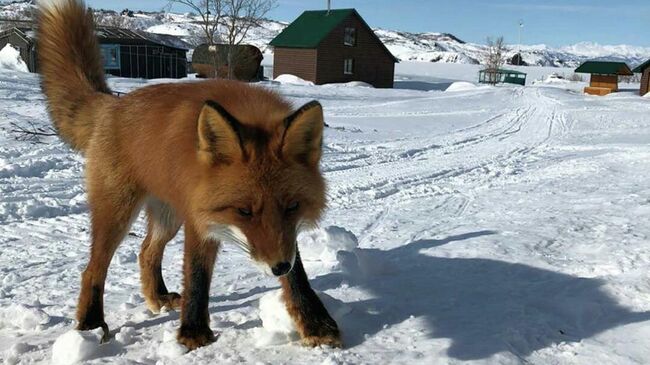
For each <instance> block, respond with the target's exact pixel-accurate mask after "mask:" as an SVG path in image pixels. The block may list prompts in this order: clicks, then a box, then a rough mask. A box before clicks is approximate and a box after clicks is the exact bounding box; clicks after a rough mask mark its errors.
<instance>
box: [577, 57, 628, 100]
mask: <svg viewBox="0 0 650 365" xmlns="http://www.w3.org/2000/svg"><path fill="white" fill-rule="evenodd" d="M575 72H576V73H588V74H591V80H590V82H589V86H587V87H585V89H584V92H585V93H586V94H590V95H601V96H602V95H607V94H609V93H613V92H617V91H618V77H619V76H631V75H633V73H632V70H630V67H629V66H628V65H627V64H625V63H624V62H607V61H587V62H585V63H583V64H582V65H580V66H579V67H578V68H576V70H575Z"/></svg>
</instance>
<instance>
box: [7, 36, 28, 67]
mask: <svg viewBox="0 0 650 365" xmlns="http://www.w3.org/2000/svg"><path fill="white" fill-rule="evenodd" d="M0 69H5V70H12V71H21V72H29V69H28V68H27V64H26V63H25V61H23V59H22V58H21V57H20V52H18V50H17V49H16V48H14V47H13V46H12V45H11V44H9V43H7V45H6V46H4V48H3V49H2V50H0Z"/></svg>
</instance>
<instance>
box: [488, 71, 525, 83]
mask: <svg viewBox="0 0 650 365" xmlns="http://www.w3.org/2000/svg"><path fill="white" fill-rule="evenodd" d="M478 82H480V83H481V84H492V85H495V84H502V83H506V84H516V85H522V86H523V85H526V73H525V72H521V71H515V70H506V69H503V68H499V69H494V68H486V69H484V70H481V71H479V72H478Z"/></svg>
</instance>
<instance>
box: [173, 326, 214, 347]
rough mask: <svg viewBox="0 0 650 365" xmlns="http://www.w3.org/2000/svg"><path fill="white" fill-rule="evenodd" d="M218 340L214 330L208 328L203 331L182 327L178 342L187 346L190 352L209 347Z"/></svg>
mask: <svg viewBox="0 0 650 365" xmlns="http://www.w3.org/2000/svg"><path fill="white" fill-rule="evenodd" d="M216 340H217V338H216V337H215V336H214V333H213V332H212V330H211V329H210V328H207V327H206V328H202V329H196V328H186V327H181V329H180V330H179V331H178V342H179V343H180V344H182V345H185V347H187V349H188V350H190V351H192V350H194V349H197V348H199V347H203V346H206V345H209V344H211V343H213V342H214V341H216Z"/></svg>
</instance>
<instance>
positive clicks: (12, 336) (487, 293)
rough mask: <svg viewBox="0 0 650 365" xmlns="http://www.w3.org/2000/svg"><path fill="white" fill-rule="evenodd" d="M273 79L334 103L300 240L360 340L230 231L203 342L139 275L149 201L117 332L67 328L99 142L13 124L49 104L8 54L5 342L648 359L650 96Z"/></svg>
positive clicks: (32, 357) (109, 315)
mask: <svg viewBox="0 0 650 365" xmlns="http://www.w3.org/2000/svg"><path fill="white" fill-rule="evenodd" d="M111 85H112V86H113V88H114V89H115V90H119V91H128V90H131V89H133V88H136V87H140V86H142V85H143V84H142V83H138V82H137V81H133V80H124V79H112V80H111ZM265 87H269V88H272V89H275V90H277V91H278V92H280V93H281V94H283V95H285V96H287V97H289V98H290V99H291V100H292V101H294V102H295V103H296V104H301V103H304V102H306V101H308V100H311V99H318V100H320V101H321V102H322V103H323V105H324V108H325V113H326V120H327V122H328V124H329V125H330V128H328V129H327V132H326V140H325V146H324V148H325V154H324V158H323V171H324V172H325V175H326V177H327V180H328V182H329V192H328V197H329V210H328V212H327V215H326V217H325V219H324V222H323V224H322V227H323V229H321V230H317V231H315V232H311V233H308V234H305V235H302V236H301V238H300V246H301V249H302V251H303V256H305V258H306V268H307V271H308V273H309V274H310V276H311V277H312V283H313V286H314V287H315V288H316V289H317V290H319V291H321V292H322V295H323V297H324V298H325V302H326V305H328V307H329V308H330V309H331V310H332V311H333V312H334V315H335V317H336V318H337V319H338V321H339V325H340V327H341V329H342V332H343V336H344V342H345V344H346V348H345V349H343V350H338V349H307V348H303V347H300V346H299V345H298V344H297V342H295V341H294V342H291V341H292V340H295V334H293V335H292V334H291V333H288V335H287V336H285V337H282V336H280V337H278V336H275V335H277V333H275V332H274V331H280V327H282V325H283V324H286V323H282V321H283V320H282V318H283V317H281V316H280V314H281V313H276V311H277V300H276V299H274V298H276V296H275V294H274V293H275V290H276V289H277V287H278V284H277V281H276V280H274V279H272V278H267V277H264V276H263V274H262V273H260V272H259V271H258V270H257V269H256V268H255V266H254V265H251V264H250V263H249V259H248V258H247V257H246V256H244V255H243V254H242V253H241V252H239V251H237V249H236V248H235V247H234V246H229V245H226V246H225V247H224V249H223V250H222V252H221V254H220V256H219V259H218V263H217V267H216V270H215V277H214V280H213V284H212V291H211V295H212V297H211V302H210V312H211V321H212V323H211V326H212V329H213V330H215V331H216V332H218V333H219V339H218V340H217V342H216V343H214V344H213V345H211V346H208V347H205V348H202V349H199V350H197V351H193V352H190V353H188V354H185V355H183V349H182V348H179V347H178V345H177V344H176V343H175V340H174V336H175V330H176V328H177V327H178V322H179V321H178V313H175V312H168V313H162V314H158V315H154V314H152V313H150V312H149V311H147V310H146V309H145V306H144V303H143V299H142V296H141V295H140V285H139V273H138V264H137V253H138V252H139V249H140V242H141V241H142V239H143V237H144V228H145V227H144V225H143V220H142V217H141V218H140V219H138V220H137V221H136V223H135V225H134V226H133V228H132V229H131V232H130V233H129V235H128V237H127V238H126V240H125V242H124V243H123V244H122V246H120V248H119V250H118V252H117V254H116V256H115V258H114V260H113V263H112V266H111V269H110V272H109V276H108V281H107V284H106V296H105V311H106V321H107V323H108V324H109V327H110V328H111V330H112V333H113V335H114V338H113V340H112V341H111V342H110V343H109V344H106V345H101V346H100V345H97V344H96V336H95V335H94V334H93V333H88V334H82V335H83V336H81V335H80V334H76V333H66V332H68V331H69V330H71V329H72V328H73V327H74V320H73V318H74V312H75V306H76V299H77V294H78V288H79V278H80V277H79V275H80V272H81V270H83V268H84V266H85V264H86V261H87V255H88V251H89V248H88V246H89V232H88V220H89V217H88V214H87V206H86V201H85V193H84V187H83V180H82V177H83V158H82V157H81V156H79V155H77V154H75V153H72V152H70V151H69V150H68V149H67V148H66V147H65V146H64V145H63V144H62V143H61V142H59V141H58V140H57V139H56V138H54V137H45V138H43V139H42V140H41V142H42V143H40V144H33V143H29V142H22V141H16V140H15V137H16V134H15V133H13V132H11V130H13V129H15V127H13V126H12V123H15V124H16V125H19V126H22V127H26V128H30V127H31V126H32V125H33V126H34V127H37V128H38V127H42V126H47V125H48V123H49V121H48V118H47V115H46V113H45V109H44V100H43V95H42V94H41V93H40V90H39V87H38V79H37V78H36V77H35V76H34V75H30V74H23V73H18V72H8V71H3V72H0V128H2V130H3V132H2V134H1V135H0V192H1V193H0V194H1V195H0V252H1V254H0V360H3V361H5V362H6V363H10V364H14V363H21V362H22V363H32V362H36V363H49V362H51V361H53V360H55V361H59V360H60V357H61V356H63V355H65V354H67V352H66V351H72V352H74V351H77V352H76V353H75V354H74V355H75V356H77V355H78V356H84V357H86V358H90V360H89V362H91V363H121V364H136V363H142V364H154V363H156V362H158V361H162V363H178V364H185V363H208V362H211V363H237V362H246V363H256V362H257V363H269V364H278V363H325V364H338V363H352V364H357V363H359V364H361V363H368V364H380V363H403V364H415V363H427V364H446V363H460V362H464V361H471V362H476V363H485V364H495V363H499V364H518V363H536V364H605V363H607V364H609V363H620V364H628V363H639V364H644V363H648V362H650V283H649V282H648V276H649V275H650V245H649V244H648V242H647V237H648V235H649V234H650V187H649V186H648V181H650V180H649V178H650V146H649V145H648V140H649V138H650V120H649V119H648V118H647V116H648V113H649V112H650V103H649V102H648V101H647V100H646V99H642V98H639V97H637V96H635V95H633V94H632V93H622V94H619V95H613V96H609V97H603V98H597V97H589V96H584V95H582V94H579V93H576V92H572V91H567V90H563V89H559V88H547V87H528V88H521V87H497V88H492V87H482V88H477V89H473V90H464V91H456V92H438V91H436V92H421V91H408V90H375V89H370V88H361V87H343V86H326V87H318V86H291V85H279V84H275V83H268V84H265ZM330 226H338V227H342V228H343V229H341V228H337V227H330ZM326 227H329V228H326ZM346 230H347V231H349V232H351V233H349V232H346ZM357 240H358V243H357ZM181 242H182V235H179V237H177V238H176V239H175V240H174V241H173V242H172V243H170V245H169V246H168V249H167V251H166V256H165V265H164V272H163V274H164V276H165V280H166V282H167V286H168V287H169V288H170V289H171V290H176V291H179V290H181V263H182V244H181ZM357 244H358V247H356V248H355V246H357ZM339 249H340V251H339V252H336V251H337V250H339ZM260 298H264V300H263V301H262V302H263V303H265V304H264V305H262V306H260ZM260 307H261V308H260ZM260 309H261V311H262V313H260ZM276 315H277V316H276ZM276 322H277V323H276ZM288 331H289V332H290V330H288ZM280 332H281V331H280ZM64 334H65V336H64V337H60V336H62V335H64ZM57 338H59V341H58V342H57V348H56V349H55V355H56V356H55V357H54V358H53V349H52V348H53V344H54V342H55V340H57ZM66 346H67V347H66ZM75 346H76V347H75ZM62 354H63V355H62ZM71 356H72V355H71ZM63 357H64V358H65V356H63ZM70 358H72V357H70ZM80 358H81V357H80Z"/></svg>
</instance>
